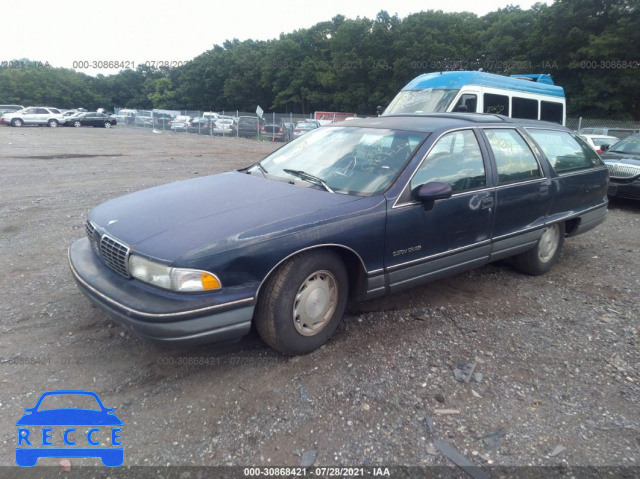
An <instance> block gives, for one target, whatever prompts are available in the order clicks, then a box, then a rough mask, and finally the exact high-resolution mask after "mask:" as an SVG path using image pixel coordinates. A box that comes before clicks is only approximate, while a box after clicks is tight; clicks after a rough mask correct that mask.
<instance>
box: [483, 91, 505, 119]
mask: <svg viewBox="0 0 640 479" xmlns="http://www.w3.org/2000/svg"><path fill="white" fill-rule="evenodd" d="M484 112H485V113H495V114H497V115H505V116H509V97H508V96H506V95H494V94H493V93H485V94H484Z"/></svg>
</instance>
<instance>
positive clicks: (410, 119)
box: [326, 113, 570, 133]
mask: <svg viewBox="0 0 640 479" xmlns="http://www.w3.org/2000/svg"><path fill="white" fill-rule="evenodd" d="M478 125H482V126H506V125H514V126H515V125H518V126H523V127H545V128H554V129H560V130H566V131H570V130H569V129H568V128H565V127H564V126H562V125H560V124H559V123H551V122H547V121H539V120H524V119H520V118H510V117H507V116H503V115H493V114H487V113H433V114H428V115H384V116H379V117H375V118H355V119H353V120H349V121H341V122H336V123H331V124H330V125H326V126H329V127H333V126H351V127H362V128H389V129H393V130H410V131H420V132H425V133H431V132H433V131H436V130H439V129H441V128H455V127H465V126H467V127H468V126H478Z"/></svg>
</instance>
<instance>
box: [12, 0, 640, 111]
mask: <svg viewBox="0 0 640 479" xmlns="http://www.w3.org/2000/svg"><path fill="white" fill-rule="evenodd" d="M639 25H640V0H556V1H555V2H554V3H553V4H551V5H545V4H542V3H538V4H535V5H534V6H533V7H532V8H530V9H528V10H522V9H520V8H519V7H513V6H509V7H506V8H504V9H499V10H497V11H495V12H491V13H489V14H487V15H484V16H481V17H479V16H477V15H475V14H473V13H444V12H442V11H432V10H430V11H426V12H420V13H415V14H411V15H408V16H407V17H405V18H398V16H396V15H393V16H391V15H389V14H388V13H387V12H386V11H381V12H380V13H379V14H378V15H377V16H376V18H374V19H368V18H356V19H347V18H345V17H344V16H341V15H338V16H336V17H334V18H333V19H332V20H331V21H326V22H321V23H318V24H316V25H314V26H313V27H311V28H308V29H300V30H296V31H293V32H291V33H283V34H281V35H280V37H279V38H277V39H272V40H267V41H254V40H245V41H239V40H237V39H233V40H228V41H225V42H224V43H223V44H222V45H214V46H213V48H211V49H210V50H207V51H205V52H204V53H202V54H201V55H199V56H197V57H196V58H194V59H193V60H191V61H189V62H187V63H186V64H185V65H183V66H179V67H174V68H166V67H154V66H149V65H138V66H137V67H136V69H133V70H122V71H121V72H120V73H118V74H115V75H109V76H103V75H98V76H97V77H92V76H89V75H86V74H84V73H81V72H76V71H74V70H71V69H65V68H42V67H37V68H36V67H34V68H1V69H0V103H19V104H24V105H27V104H29V105H35V104H39V105H55V106H59V107H61V108H72V107H79V106H84V107H86V108H90V109H95V108H98V107H107V108H111V107H113V106H123V107H124V106H127V107H135V108H143V109H151V108H160V109H175V110H183V109H190V110H207V111H208V110H212V111H221V110H227V111H229V110H241V111H254V110H255V108H256V106H257V105H260V106H262V107H263V109H265V110H269V111H277V112H286V113H289V112H291V113H295V114H308V113H311V112H313V111H316V110H331V111H349V112H355V113H358V114H363V115H367V114H369V115H370V114H374V113H375V111H376V107H377V106H378V105H381V106H383V107H384V106H386V105H387V104H388V103H389V102H390V101H391V99H392V98H393V97H394V96H395V94H396V93H397V92H398V91H399V90H400V89H401V88H402V87H403V86H404V85H405V84H406V83H408V82H409V81H410V80H411V79H413V78H414V77H416V76H417V75H419V74H421V73H426V72H432V71H443V70H479V69H482V70H484V71H487V72H491V73H498V74H504V75H510V74H517V73H548V74H550V75H551V76H552V78H553V79H554V82H555V83H556V84H558V85H560V86H562V87H564V88H565V92H566V96H567V105H568V107H567V110H568V114H569V115H571V116H585V117H593V118H612V119H626V120H640V28H638V26H639Z"/></svg>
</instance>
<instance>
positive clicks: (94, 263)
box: [69, 238, 255, 347]
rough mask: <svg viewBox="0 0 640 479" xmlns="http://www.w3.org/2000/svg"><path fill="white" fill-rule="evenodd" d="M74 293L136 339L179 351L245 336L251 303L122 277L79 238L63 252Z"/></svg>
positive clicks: (230, 294)
mask: <svg viewBox="0 0 640 479" xmlns="http://www.w3.org/2000/svg"><path fill="white" fill-rule="evenodd" d="M69 265H70V267H71V272H72V274H73V277H74V279H75V281H76V283H77V284H78V287H79V288H80V291H82V293H83V294H84V295H85V296H87V298H89V300H91V302H92V303H94V304H95V305H96V306H98V307H99V308H100V309H101V310H102V311H104V312H105V313H106V314H107V315H108V316H109V317H111V318H112V319H113V320H115V321H116V322H118V323H120V324H121V325H122V326H124V327H126V328H128V329H130V330H132V331H133V332H134V333H136V334H137V335H138V336H140V337H142V338H145V339H148V340H150V341H153V342H156V343H161V344H163V345H168V346H175V347H183V346H192V345H196V344H206V343H212V342H216V341H222V340H227V339H236V338H239V337H241V336H243V335H245V334H247V333H248V332H249V330H250V329H251V319H252V318H253V310H254V308H255V301H254V297H253V295H251V296H247V291H246V290H242V289H240V290H235V289H234V290H232V291H227V292H223V291H219V292H216V293H206V294H178V293H173V292H165V291H162V290H159V289H158V288H154V287H152V286H147V285H145V284H142V283H140V282H139V281H136V280H132V279H127V278H124V277H122V276H120V275H118V274H117V273H115V272H114V271H112V270H111V269H110V268H108V267H107V266H106V265H105V264H104V263H103V262H102V261H101V260H100V258H98V256H96V254H95V253H94V252H93V250H92V248H91V245H90V243H89V240H88V239H87V238H82V239H79V240H77V241H75V242H74V243H72V244H71V246H70V247H69Z"/></svg>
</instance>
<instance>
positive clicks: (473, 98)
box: [453, 93, 478, 113]
mask: <svg viewBox="0 0 640 479" xmlns="http://www.w3.org/2000/svg"><path fill="white" fill-rule="evenodd" d="M477 105H478V96H477V95H472V94H471V93H467V94H465V95H462V96H461V97H460V99H459V100H458V103H456V106H455V107H454V109H453V111H465V112H468V113H476V109H477ZM461 107H462V108H461Z"/></svg>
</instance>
